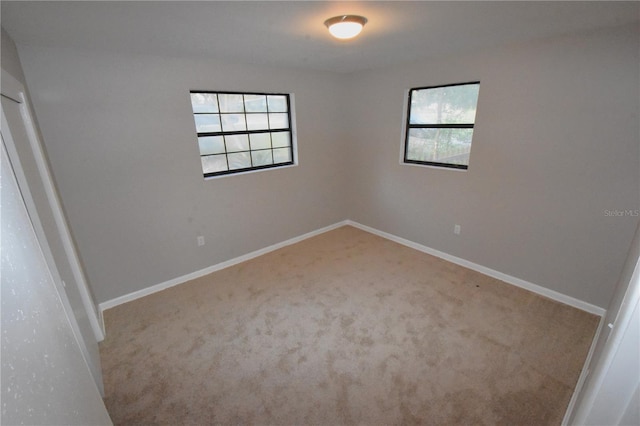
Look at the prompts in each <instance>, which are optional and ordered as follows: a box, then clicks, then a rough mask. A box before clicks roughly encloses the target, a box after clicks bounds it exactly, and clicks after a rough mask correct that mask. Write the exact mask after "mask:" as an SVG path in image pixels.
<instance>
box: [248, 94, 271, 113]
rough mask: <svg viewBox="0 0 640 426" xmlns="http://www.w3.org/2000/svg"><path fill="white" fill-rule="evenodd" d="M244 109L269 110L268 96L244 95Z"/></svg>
mask: <svg viewBox="0 0 640 426" xmlns="http://www.w3.org/2000/svg"><path fill="white" fill-rule="evenodd" d="M244 109H245V111H246V112H267V97H266V96H265V95H244Z"/></svg>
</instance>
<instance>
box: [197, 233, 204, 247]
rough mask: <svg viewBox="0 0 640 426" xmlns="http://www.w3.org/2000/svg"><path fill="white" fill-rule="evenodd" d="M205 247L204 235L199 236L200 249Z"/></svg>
mask: <svg viewBox="0 0 640 426" xmlns="http://www.w3.org/2000/svg"><path fill="white" fill-rule="evenodd" d="M203 245H204V237H203V236H202V235H199V236H198V247H202V246H203Z"/></svg>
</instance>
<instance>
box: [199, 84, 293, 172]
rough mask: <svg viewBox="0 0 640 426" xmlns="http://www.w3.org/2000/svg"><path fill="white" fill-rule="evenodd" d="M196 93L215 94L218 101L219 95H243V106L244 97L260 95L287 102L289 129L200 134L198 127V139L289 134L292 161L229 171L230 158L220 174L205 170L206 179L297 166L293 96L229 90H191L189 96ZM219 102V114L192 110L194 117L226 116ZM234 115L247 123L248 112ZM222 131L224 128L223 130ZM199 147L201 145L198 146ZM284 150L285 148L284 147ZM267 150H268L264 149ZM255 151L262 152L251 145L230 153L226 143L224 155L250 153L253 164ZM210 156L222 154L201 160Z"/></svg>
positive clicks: (201, 155) (205, 155) (206, 155)
mask: <svg viewBox="0 0 640 426" xmlns="http://www.w3.org/2000/svg"><path fill="white" fill-rule="evenodd" d="M194 93H204V94H215V95H216V99H217V95H242V96H243V104H244V95H258V96H284V97H285V99H286V102H287V120H288V127H286V128H278V129H261V130H248V129H247V130H239V131H224V130H221V131H219V132H198V131H197V127H196V138H197V139H198V140H199V138H200V137H207V136H226V135H247V136H248V135H250V134H260V133H262V134H264V133H267V134H271V133H286V132H289V146H288V148H289V149H290V151H291V161H287V162H284V163H277V164H264V165H259V166H253V165H252V166H251V167H245V168H241V169H233V170H229V169H228V167H229V164H228V161H229V160H228V158H227V170H222V171H218V172H211V173H205V172H204V170H203V171H202V172H203V176H204V177H205V178H208V177H215V176H225V175H233V174H238V173H246V172H252V171H258V170H265V169H273V168H278V167H286V166H292V165H295V164H296V157H295V143H294V140H295V135H294V131H293V129H294V125H293V120H292V117H291V95H290V93H271V92H270V93H267V92H241V91H227V90H190V91H189V95H190V96H191V94H194ZM219 102H220V101H219V100H218V112H217V113H212V112H195V111H193V110H192V115H193V117H194V119H195V116H197V115H200V114H209V115H210V114H218V115H219V116H221V114H225V113H222V112H220V104H219ZM268 113H269V111H268V105H267V112H266V114H268ZM278 113H282V111H278ZM233 114H242V115H243V116H244V117H245V123H246V116H247V111H243V112H242V113H233ZM249 114H253V112H249ZM256 114H264V113H263V112H260V113H256ZM221 129H222V128H221ZM198 146H199V144H198ZM282 148H284V147H282ZM267 149H270V150H271V151H272V155H273V149H274V148H273V145H272V146H271V148H267ZM264 150H266V149H264ZM255 151H261V150H252V149H251V145H249V149H248V150H247V151H232V152H228V151H227V148H226V143H225V151H224V154H225V155H228V154H235V153H240V152H248V153H249V158H250V159H251V161H252V162H253V158H252V156H251V153H252V152H255ZM210 155H221V154H204V155H203V154H202V153H200V158H202V157H208V156H210ZM201 165H202V163H201Z"/></svg>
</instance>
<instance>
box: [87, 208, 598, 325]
mask: <svg viewBox="0 0 640 426" xmlns="http://www.w3.org/2000/svg"><path fill="white" fill-rule="evenodd" d="M345 225H350V226H353V227H355V228H358V229H361V230H363V231H366V232H370V233H372V234H375V235H378V236H380V237H382V238H386V239H388V240H391V241H394V242H396V243H399V244H402V245H404V246H407V247H410V248H413V249H415V250H418V251H421V252H423V253H427V254H430V255H432V256H436V257H439V258H441V259H444V260H447V261H449V262H451V263H455V264H457V265H460V266H464V267H465V268H469V269H472V270H474V271H477V272H480V273H481V274H484V275H488V276H490V277H493V278H496V279H498V280H500V281H504V282H506V283H508V284H512V285H515V286H517V287H521V288H524V289H526V290H529V291H531V292H533V293H537V294H540V295H542V296H545V297H548V298H549V299H552V300H555V301H558V302H561V303H564V304H566V305H569V306H573V307H574V308H578V309H581V310H583V311H586V312H589V313H592V314H595V315H599V316H604V314H605V312H606V311H605V310H604V309H602V308H600V307H598V306H595V305H592V304H590V303H587V302H584V301H582V300H578V299H576V298H573V297H571V296H567V295H565V294H562V293H559V292H557V291H554V290H550V289H548V288H545V287H542V286H539V285H537V284H533V283H530V282H528V281H525V280H522V279H520V278H516V277H512V276H510V275H507V274H503V273H502V272H498V271H495V270H493V269H490V268H487V267H485V266H482V265H478V264H477V263H473V262H470V261H468V260H465V259H462V258H459V257H456V256H452V255H450V254H448V253H444V252H441V251H439V250H436V249H433V248H430V247H427V246H423V245H422V244H418V243H415V242H413V241H409V240H406V239H404V238H400V237H398V236H396V235H393V234H389V233H387V232H383V231H380V230H378V229H375V228H371V227H369V226H366V225H362V224H360V223H358V222H354V221H352V220H344V221H342V222H337V223H334V224H333V225H329V226H326V227H324V228H321V229H317V230H315V231H311V232H308V233H306V234H303V235H300V236H298V237H294V238H291V239H288V240H286V241H283V242H281V243H277V244H273V245H271V246H268V247H265V248H262V249H260V250H256V251H253V252H251V253H248V254H245V255H243V256H239V257H236V258H234V259H230V260H227V261H225V262H221V263H218V264H216V265H213V266H209V267H207V268H204V269H201V270H199V271H195V272H192V273H190V274H187V275H183V276H180V277H176V278H174V279H172V280H169V281H165V282H163V283H160V284H156V285H153V286H151V287H147V288H144V289H142V290H138V291H135V292H133V293H129V294H125V295H124V296H120V297H116V298H115V299H111V300H108V301H106V302H103V303H100V305H99V308H100V316H101V318H102V313H103V312H104V311H105V310H107V309H110V308H113V307H115V306H118V305H121V304H123V303H127V302H131V301H132V300H136V299H139V298H141V297H144V296H148V295H150V294H153V293H156V292H158V291H162V290H165V289H167V288H170V287H173V286H176V285H178V284H182V283H185V282H187V281H191V280H193V279H196V278H200V277H202V276H204V275H207V274H210V273H212V272H216V271H219V270H221V269H224V268H228V267H229V266H233V265H237V264H238V263H242V262H245V261H247V260H250V259H253V258H255V257H258V256H261V255H263V254H266V253H269V252H272V251H274V250H278V249H279V248H282V247H286V246H288V245H291V244H295V243H297V242H300V241H302V240H306V239H307V238H311V237H315V236H316V235H320V234H323V233H325V232H328V231H331V230H334V229H336V228H340V227H341V226H345Z"/></svg>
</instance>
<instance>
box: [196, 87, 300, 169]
mask: <svg viewBox="0 0 640 426" xmlns="http://www.w3.org/2000/svg"><path fill="white" fill-rule="evenodd" d="M191 106H192V109H193V117H194V121H195V126H196V133H197V135H198V146H199V148H200V160H201V163H202V172H203V173H204V176H205V177H210V176H217V175H225V174H231V173H239V172H245V171H249V170H258V169H266V168H272V167H279V166H285V165H290V164H293V162H294V157H293V135H292V133H293V132H292V123H291V113H290V101H289V95H288V94H267V93H229V92H201V91H191Z"/></svg>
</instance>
